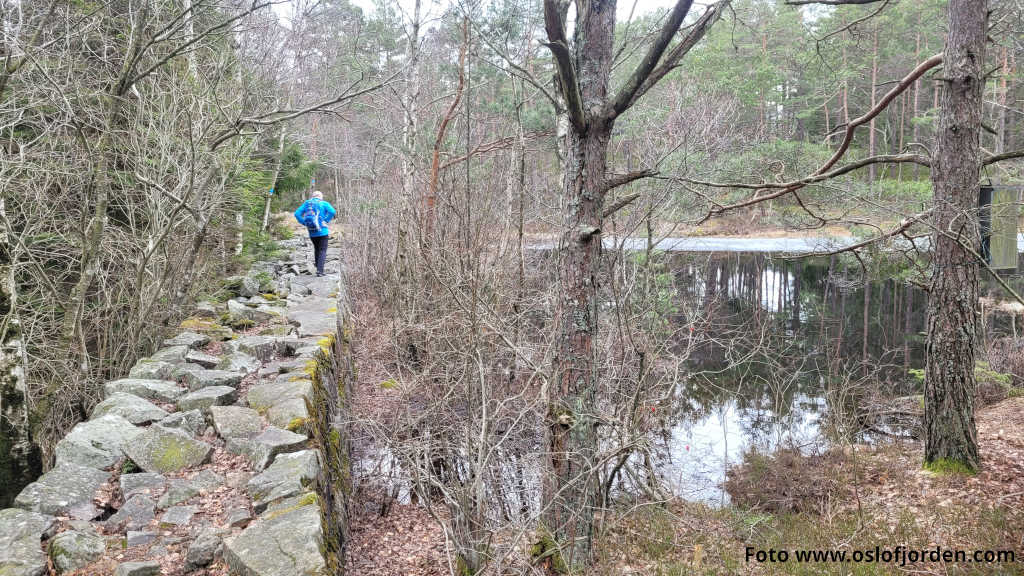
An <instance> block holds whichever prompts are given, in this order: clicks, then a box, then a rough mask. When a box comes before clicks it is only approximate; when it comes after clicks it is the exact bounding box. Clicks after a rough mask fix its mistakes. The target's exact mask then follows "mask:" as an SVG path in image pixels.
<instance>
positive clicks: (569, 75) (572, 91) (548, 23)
mask: <svg viewBox="0 0 1024 576" xmlns="http://www.w3.org/2000/svg"><path fill="white" fill-rule="evenodd" d="M561 12H562V11H561V10H559V6H558V3H557V1H556V0H544V29H545V30H546V31H547V34H548V42H545V43H544V45H545V46H547V47H548V49H549V50H551V55H552V56H553V57H554V59H555V64H556V65H557V66H558V78H559V83H560V84H561V89H562V96H563V97H564V98H565V107H566V113H567V114H568V115H569V121H570V122H572V125H573V127H574V128H576V130H577V131H579V132H585V131H586V126H587V121H586V118H585V117H584V115H583V98H582V96H581V95H580V85H579V81H578V80H577V77H576V67H575V66H574V65H573V62H572V54H570V53H569V41H568V40H567V39H566V37H565V22H563V21H562V15H561Z"/></svg>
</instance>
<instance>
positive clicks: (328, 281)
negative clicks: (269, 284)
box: [291, 274, 339, 298]
mask: <svg viewBox="0 0 1024 576" xmlns="http://www.w3.org/2000/svg"><path fill="white" fill-rule="evenodd" d="M338 282H339V278H338V275H337V274H328V275H326V276H319V277H318V276H298V277H296V278H292V281H291V285H292V287H293V288H294V287H295V285H296V284H300V285H302V286H305V287H306V288H307V289H308V290H309V291H310V293H312V294H313V296H319V297H321V298H333V297H334V296H336V295H337V294H338Z"/></svg>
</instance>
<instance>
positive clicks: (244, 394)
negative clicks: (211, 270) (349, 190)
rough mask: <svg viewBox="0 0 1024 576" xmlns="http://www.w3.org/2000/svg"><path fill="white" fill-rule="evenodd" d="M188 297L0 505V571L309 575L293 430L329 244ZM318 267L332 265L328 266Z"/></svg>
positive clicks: (316, 340) (305, 495) (32, 575)
mask: <svg viewBox="0 0 1024 576" xmlns="http://www.w3.org/2000/svg"><path fill="white" fill-rule="evenodd" d="M282 245H283V246H284V247H285V248H286V249H287V250H288V251H289V257H288V258H286V259H285V260H284V261H280V262H269V263H268V262H265V263H259V264H257V265H256V266H254V267H253V269H252V270H250V272H249V273H248V274H247V275H246V276H244V277H240V278H236V279H235V281H234V282H233V287H234V288H233V290H234V291H235V293H236V295H235V297H234V298H232V299H230V300H228V301H227V302H225V303H223V304H212V303H209V302H205V303H201V304H199V305H198V306H197V309H196V311H195V314H194V315H193V316H192V317H190V318H188V319H186V320H185V321H184V322H182V328H181V331H180V333H178V334H177V335H175V336H173V337H172V338H169V339H168V340H166V341H165V342H164V347H163V348H161V349H160V350H158V351H157V352H155V353H154V354H153V355H151V356H150V357H148V358H145V359H143V360H140V361H139V362H138V363H137V364H136V365H135V367H134V368H132V370H131V372H130V374H128V375H126V377H124V378H122V379H119V380H114V381H111V382H107V383H106V385H105V389H104V400H103V401H102V402H100V403H99V404H98V405H96V407H95V408H94V409H93V412H92V414H91V418H90V419H89V420H87V421H85V422H81V423H79V424H78V425H76V426H75V427H74V429H73V430H72V431H71V432H70V433H69V434H68V435H67V436H66V437H65V438H64V439H63V440H61V441H60V443H59V444H58V445H57V448H56V463H55V466H54V467H53V468H52V469H51V470H50V471H49V472H46V473H45V474H44V475H43V476H42V477H40V478H39V479H38V480H37V481H36V482H34V483H32V484H30V485H29V486H27V487H25V489H24V490H22V492H21V493H20V494H19V495H18V497H17V498H16V500H15V503H14V507H13V508H8V509H4V510H0V575H2V576H40V575H43V574H48V573H51V571H52V572H56V573H58V574H66V573H71V572H75V573H76V574H103V575H108V574H116V575H118V576H147V575H155V574H173V575H178V574H209V575H212V574H240V575H244V576H271V575H273V576H289V575H293V574H294V575H296V576H299V575H307V574H316V573H321V571H323V570H324V567H325V561H324V558H323V556H322V552H321V550H323V549H324V548H323V536H322V529H321V509H320V501H319V499H318V497H317V494H316V492H315V491H314V489H313V483H314V479H315V478H316V477H317V476H318V474H319V470H320V468H321V466H323V464H324V462H323V460H322V459H321V458H320V457H319V451H318V450H317V449H316V448H315V447H314V446H313V445H312V442H311V440H310V438H309V436H308V434H307V432H308V431H309V430H310V429H311V427H310V424H311V421H310V420H309V417H310V415H309V414H308V413H307V407H308V403H307V398H311V397H312V386H313V383H312V380H311V374H312V373H314V372H315V362H314V360H313V358H314V355H315V354H316V353H317V351H318V350H321V349H322V348H323V347H326V345H327V343H329V342H330V341H331V340H332V339H331V338H329V336H330V335H333V333H334V331H335V305H336V304H335V298H334V297H335V295H336V292H337V289H338V275H337V272H338V266H339V261H338V254H337V252H336V250H335V249H333V248H332V250H331V251H329V253H328V272H331V273H330V274H329V275H328V276H327V277H324V278H316V277H315V276H312V275H310V274H309V272H308V270H307V264H306V253H307V252H308V249H307V242H306V241H305V239H299V238H297V239H293V240H287V241H284V242H282ZM332 268H333V269H332Z"/></svg>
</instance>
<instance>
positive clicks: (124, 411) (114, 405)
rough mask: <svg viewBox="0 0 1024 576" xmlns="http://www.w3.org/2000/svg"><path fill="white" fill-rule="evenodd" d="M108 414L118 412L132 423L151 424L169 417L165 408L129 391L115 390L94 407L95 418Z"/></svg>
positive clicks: (117, 413)
mask: <svg viewBox="0 0 1024 576" xmlns="http://www.w3.org/2000/svg"><path fill="white" fill-rule="evenodd" d="M106 414H116V415H118V416H120V417H122V418H124V419H125V420H127V421H129V422H131V423H132V424H149V423H150V422H155V421H157V420H163V419H164V418H166V417H167V411H166V410H164V409H163V408H160V407H159V406H157V405H156V404H153V403H152V402H150V401H149V400H146V399H144V398H139V397H138V396H136V395H134V394H128V393H127V392H115V393H113V394H111V395H110V396H107V398H106V400H104V401H103V402H100V403H99V404H97V405H96V407H95V408H93V409H92V417H93V419H96V418H98V417H100V416H104V415H106Z"/></svg>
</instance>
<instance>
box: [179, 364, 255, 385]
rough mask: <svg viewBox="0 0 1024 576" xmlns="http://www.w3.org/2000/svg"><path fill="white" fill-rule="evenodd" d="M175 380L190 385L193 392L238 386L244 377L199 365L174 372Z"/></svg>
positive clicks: (186, 365)
mask: <svg viewBox="0 0 1024 576" xmlns="http://www.w3.org/2000/svg"><path fill="white" fill-rule="evenodd" d="M174 376H175V378H177V379H179V380H180V381H181V382H184V383H185V384H187V385H188V389H189V390H191V391H193V392H194V391H196V390H200V389H202V388H209V387H210V386H230V387H232V388H234V387H236V386H238V384H239V383H240V382H241V381H242V375H241V374H239V373H237V372H228V371H227V370H207V369H206V368H203V367H202V366H199V365H198V364H184V365H182V366H180V367H179V368H178V370H176V371H175V372H174Z"/></svg>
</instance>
